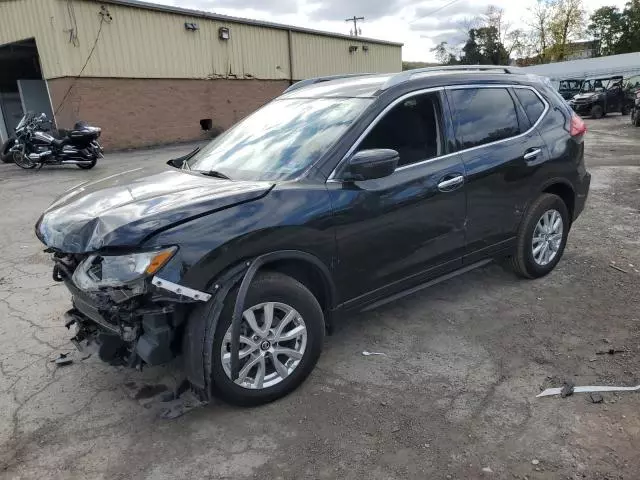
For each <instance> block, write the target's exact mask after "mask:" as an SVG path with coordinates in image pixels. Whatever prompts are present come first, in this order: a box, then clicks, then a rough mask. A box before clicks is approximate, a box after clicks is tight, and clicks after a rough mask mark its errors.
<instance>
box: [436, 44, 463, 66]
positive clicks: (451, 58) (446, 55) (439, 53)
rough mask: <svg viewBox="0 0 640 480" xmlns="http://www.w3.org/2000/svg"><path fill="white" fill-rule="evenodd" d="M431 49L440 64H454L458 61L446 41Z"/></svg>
mask: <svg viewBox="0 0 640 480" xmlns="http://www.w3.org/2000/svg"><path fill="white" fill-rule="evenodd" d="M431 51H432V52H435V55H436V59H437V60H438V63H439V64H440V65H455V64H456V63H458V59H457V58H456V56H455V55H454V54H453V53H452V52H451V50H450V49H449V44H448V43H447V42H440V43H439V44H438V45H436V46H435V47H434V48H432V49H431Z"/></svg>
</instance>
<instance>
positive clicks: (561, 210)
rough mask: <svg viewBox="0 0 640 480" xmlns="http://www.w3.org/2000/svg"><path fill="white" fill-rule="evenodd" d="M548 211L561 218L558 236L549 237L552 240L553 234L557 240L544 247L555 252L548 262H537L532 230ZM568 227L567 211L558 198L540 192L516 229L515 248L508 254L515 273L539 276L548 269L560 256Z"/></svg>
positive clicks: (564, 244) (530, 276) (553, 265)
mask: <svg viewBox="0 0 640 480" xmlns="http://www.w3.org/2000/svg"><path fill="white" fill-rule="evenodd" d="M551 211H555V212H556V213H558V214H559V216H560V218H561V219H562V234H561V235H559V236H560V238H559V239H558V238H557V237H558V235H556V236H552V237H550V240H553V239H554V237H555V239H558V240H559V244H558V243H555V242H554V245H553V247H547V250H546V251H549V250H551V251H553V252H555V255H554V256H553V258H552V259H550V260H549V262H548V263H546V264H540V263H539V262H538V261H536V258H534V245H533V242H534V232H536V227H537V226H538V222H540V221H541V220H542V217H543V215H545V214H546V213H547V212H551ZM570 227H571V220H570V218H569V211H568V210H567V206H566V205H565V203H564V202H563V201H562V199H561V198H560V197H558V196H557V195H553V194H550V193H544V194H542V195H540V197H538V198H537V199H536V200H535V201H534V202H533V203H532V204H531V206H530V207H529V209H528V210H527V214H526V215H525V218H524V219H523V220H522V223H521V224H520V228H519V230H518V236H517V241H516V249H515V252H514V254H513V256H512V257H511V267H512V268H513V270H514V271H515V272H516V274H518V275H519V276H521V277H524V278H540V277H544V276H545V275H547V274H548V273H549V272H551V271H552V270H553V269H554V268H555V266H556V265H557V264H558V262H559V261H560V259H561V258H562V254H563V253H564V248H565V246H566V244H567V237H568V235H569V228H570ZM537 238H540V237H537ZM540 243H546V242H540ZM540 243H538V246H539V245H540ZM538 255H540V253H538Z"/></svg>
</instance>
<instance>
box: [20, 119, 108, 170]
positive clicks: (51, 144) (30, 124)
mask: <svg viewBox="0 0 640 480" xmlns="http://www.w3.org/2000/svg"><path fill="white" fill-rule="evenodd" d="M46 122H47V116H46V115H45V114H44V113H42V114H40V115H34V114H31V113H27V114H25V115H24V116H23V117H22V119H21V120H20V123H19V124H18V126H17V127H16V129H15V137H16V138H15V140H14V142H13V146H12V147H11V148H10V149H9V152H10V153H11V154H12V155H13V162H14V163H15V164H16V165H18V166H19V167H21V168H24V169H32V168H35V167H38V168H39V169H40V168H42V167H43V166H44V165H76V166H77V167H78V168H81V169H83V170H89V169H91V168H93V167H95V165H96V163H97V161H98V158H104V156H103V154H102V153H103V150H102V146H101V145H100V143H99V142H98V138H99V137H100V134H101V132H102V131H101V129H100V128H98V127H92V126H90V125H88V124H86V123H84V122H78V123H76V124H75V126H74V128H73V130H58V132H57V134H56V132H53V131H52V132H47V128H46V127H45V123H46ZM54 135H55V136H54Z"/></svg>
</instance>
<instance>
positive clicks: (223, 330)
mask: <svg viewBox="0 0 640 480" xmlns="http://www.w3.org/2000/svg"><path fill="white" fill-rule="evenodd" d="M230 295H231V297H232V298H234V297H233V296H234V295H235V293H234V292H232V293H231V294H230ZM245 305H246V308H245V310H244V312H243V314H242V319H241V335H240V355H239V357H240V364H239V377H238V379H236V381H235V382H234V381H232V380H231V353H230V352H231V317H232V313H233V304H232V303H231V302H229V303H228V304H227V305H225V308H224V309H223V311H222V315H221V316H220V321H219V322H218V326H217V329H216V335H215V340H214V342H213V346H212V348H213V352H212V372H211V377H212V378H211V383H212V385H213V392H212V393H213V394H214V395H216V396H219V397H220V398H221V399H223V400H225V401H226V402H228V403H232V404H235V405H245V406H249V405H260V404H263V403H268V402H271V401H274V400H276V399H278V398H280V397H283V396H285V395H286V394H288V393H289V392H291V391H292V390H294V389H295V388H296V387H298V386H299V385H300V384H301V383H302V382H303V381H304V380H305V379H306V378H307V376H308V375H309V374H310V373H311V371H312V370H313V368H314V367H315V365H316V363H317V361H318V358H319V356H320V352H321V350H322V343H323V340H324V328H325V327H324V315H323V312H322V308H321V307H320V305H319V304H318V301H317V299H316V298H315V297H314V296H313V294H312V293H311V292H310V291H309V290H308V289H307V288H306V287H305V286H304V285H302V284H301V283H300V282H298V281H296V280H294V279H293V278H291V277H289V276H287V275H284V274H281V273H276V272H269V273H261V274H258V276H257V277H256V278H255V280H254V281H253V283H252V284H251V286H250V288H249V292H248V293H247V297H246V300H245Z"/></svg>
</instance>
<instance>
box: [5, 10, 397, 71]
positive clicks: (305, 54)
mask: <svg viewBox="0 0 640 480" xmlns="http://www.w3.org/2000/svg"><path fill="white" fill-rule="evenodd" d="M104 5H105V6H106V8H107V9H108V11H109V13H110V15H111V17H112V18H113V20H112V21H111V22H110V23H107V22H104V23H103V24H102V30H101V32H100V37H99V40H98V42H97V44H96V48H95V51H94V53H93V55H92V57H91V60H90V61H89V63H88V64H87V66H86V68H85V70H84V72H83V74H82V75H83V76H86V77H126V78H200V79H202V78H258V79H277V80H285V79H289V78H290V72H289V52H288V42H289V40H288V32H287V31H286V30H278V29H274V28H267V27H260V26H255V25H245V24H241V23H231V22H224V23H222V22H219V21H217V20H215V21H214V20H211V19H205V18H195V17H188V16H184V15H178V14H174V13H167V12H158V11H153V10H145V9H141V8H133V7H127V6H122V5H113V4H104ZM100 8H101V3H100V2H95V1H91V0H9V1H3V2H0V18H1V19H2V29H0V44H3V43H8V42H12V41H16V40H20V39H24V38H29V37H34V36H35V37H36V42H37V44H38V50H39V53H40V57H41V63H42V67H43V73H44V75H45V77H46V78H56V77H67V76H77V75H78V74H79V73H80V71H81V70H82V67H83V65H84V63H85V61H86V60H87V58H88V56H89V53H90V51H91V49H92V47H93V45H94V41H95V39H96V36H97V35H98V30H99V29H100V24H101V16H100V14H99V12H100ZM74 18H75V20H74ZM185 22H192V23H196V24H198V26H199V30H198V31H195V32H191V31H187V30H186V29H185V27H184V23H185ZM222 26H224V27H228V28H229V29H230V31H231V39H230V40H228V41H223V40H219V38H218V29H219V28H220V27H222ZM71 29H75V30H76V33H77V39H76V40H75V41H74V40H72V38H71V32H70V30H71ZM350 45H358V46H359V48H358V51H356V52H354V53H349V46H350ZM362 45H364V43H361V42H358V41H355V39H354V40H351V39H339V38H332V37H325V36H322V35H312V34H306V33H298V32H293V34H292V47H293V48H292V51H293V57H294V58H293V65H294V75H293V78H294V79H295V80H300V79H303V78H308V77H310V76H318V75H330V74H337V73H353V72H369V71H370V72H392V71H400V70H401V68H402V64H401V48H400V47H399V46H391V45H381V44H375V43H371V42H369V43H367V45H368V46H369V51H368V52H363V50H362Z"/></svg>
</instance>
